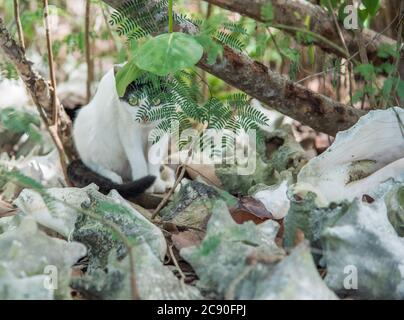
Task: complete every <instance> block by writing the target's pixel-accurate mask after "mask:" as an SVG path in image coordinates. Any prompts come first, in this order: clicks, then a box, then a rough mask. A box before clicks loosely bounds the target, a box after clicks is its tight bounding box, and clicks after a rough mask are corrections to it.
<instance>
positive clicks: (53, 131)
mask: <svg viewBox="0 0 404 320" xmlns="http://www.w3.org/2000/svg"><path fill="white" fill-rule="evenodd" d="M43 4H44V14H45V17H44V18H45V28H46V45H47V49H48V63H49V75H50V81H51V86H52V90H51V99H52V121H51V124H49V121H47V122H46V123H47V127H48V131H49V134H50V135H51V137H52V140H53V141H54V143H55V146H56V149H57V151H58V154H59V158H60V164H61V167H62V171H63V175H64V178H65V181H66V184H67V185H68V186H72V184H71V182H70V180H69V176H68V174H67V157H66V153H65V150H64V147H63V143H62V141H61V139H60V137H59V128H58V127H59V108H60V105H59V103H58V101H57V94H56V76H55V65H54V61H53V52H52V36H51V29H50V24H49V5H48V0H44V1H43ZM40 113H41V114H42V116H43V115H44V114H43V113H42V112H40Z"/></svg>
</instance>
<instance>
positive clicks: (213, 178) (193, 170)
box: [187, 164, 222, 188]
mask: <svg viewBox="0 0 404 320" xmlns="http://www.w3.org/2000/svg"><path fill="white" fill-rule="evenodd" d="M187 173H188V175H189V176H190V178H191V179H192V180H195V179H196V178H197V177H198V176H199V177H201V178H202V179H203V180H204V181H205V182H206V183H207V184H210V185H213V186H215V187H218V188H220V187H221V186H222V183H221V181H220V179H219V178H218V177H217V175H216V173H215V166H213V165H204V164H190V165H187Z"/></svg>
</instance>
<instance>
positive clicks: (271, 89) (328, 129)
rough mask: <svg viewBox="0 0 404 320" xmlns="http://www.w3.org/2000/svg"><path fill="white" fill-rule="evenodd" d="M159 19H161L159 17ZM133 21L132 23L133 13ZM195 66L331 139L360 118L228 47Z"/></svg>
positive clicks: (187, 27) (186, 26) (113, 0)
mask: <svg viewBox="0 0 404 320" xmlns="http://www.w3.org/2000/svg"><path fill="white" fill-rule="evenodd" d="M103 1H104V2H105V3H106V4H108V5H110V6H111V7H112V8H114V9H117V10H119V9H120V8H122V5H124V4H125V3H126V1H121V0H103ZM151 1H153V0H151ZM243 1H244V0H243ZM244 4H245V2H244ZM159 16H160V17H164V15H163V14H161V15H159ZM133 17H134V18H135V19H136V12H134V13H133ZM158 19H159V17H156V20H157V21H158ZM165 27H166V26H163V27H162V28H165ZM177 27H179V28H180V29H181V31H183V32H186V33H191V34H193V33H197V32H198V29H197V27H196V26H195V25H193V24H192V23H190V22H188V21H183V20H182V22H181V25H180V26H177ZM198 66H199V67H200V68H201V69H203V70H205V71H207V72H209V73H211V74H213V75H215V76H217V77H218V78H220V79H222V80H224V81H225V82H227V83H228V84H230V85H232V86H234V87H235V88H237V89H239V90H241V91H244V92H245V93H247V94H249V95H251V96H252V97H254V98H256V99H257V100H259V101H261V102H263V103H265V104H267V105H268V106H269V107H271V108H274V109H275V110H278V111H279V112H281V113H283V114H285V115H287V116H290V117H291V118H293V119H296V120H298V121H300V122H302V123H304V124H307V125H309V126H311V127H312V128H313V129H315V130H318V131H321V132H324V133H327V134H329V135H333V136H334V135H335V134H336V133H337V132H338V131H340V130H345V129H347V128H349V127H351V126H352V125H354V124H355V123H356V122H357V120H358V119H359V117H360V116H361V115H363V114H364V112H363V111H361V110H358V109H355V108H352V107H349V106H346V105H344V104H341V103H339V102H337V101H334V100H332V99H330V98H328V97H326V96H324V95H321V94H318V93H315V92H314V91H311V90H309V89H307V88H305V87H303V86H301V85H298V84H295V83H294V82H292V81H289V80H287V79H286V78H284V77H282V76H281V75H279V74H278V73H276V72H273V71H272V70H270V69H269V68H268V67H266V66H264V65H263V64H261V63H259V62H256V61H253V60H251V59H250V58H249V57H248V56H246V55H244V54H242V53H239V52H236V51H234V50H232V49H230V48H228V47H225V50H224V54H223V57H222V58H221V59H218V61H216V63H215V64H213V65H209V64H208V63H207V59H206V56H204V57H203V58H202V60H201V61H200V62H199V63H198Z"/></svg>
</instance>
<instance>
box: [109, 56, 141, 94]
mask: <svg viewBox="0 0 404 320" xmlns="http://www.w3.org/2000/svg"><path fill="white" fill-rule="evenodd" d="M141 74H142V70H140V69H139V68H138V67H137V65H136V63H135V59H132V60H130V61H129V62H128V63H127V64H125V65H124V66H123V67H122V68H121V69H119V70H118V72H117V73H116V75H115V82H116V90H117V91H118V95H119V97H123V96H124V95H125V92H126V88H127V87H128V85H130V84H131V83H132V82H133V81H134V80H136V79H137V78H138V77H139V76H140V75H141Z"/></svg>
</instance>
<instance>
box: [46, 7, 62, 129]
mask: <svg viewBox="0 0 404 320" xmlns="http://www.w3.org/2000/svg"><path fill="white" fill-rule="evenodd" d="M43 5H44V14H45V29H46V46H47V48H48V64H49V76H50V81H51V85H52V92H51V96H52V125H53V126H55V127H56V128H57V126H58V118H59V112H58V109H59V108H58V106H57V101H56V77H55V65H54V61H53V51H52V36H51V30H50V24H49V5H48V0H43Z"/></svg>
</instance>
